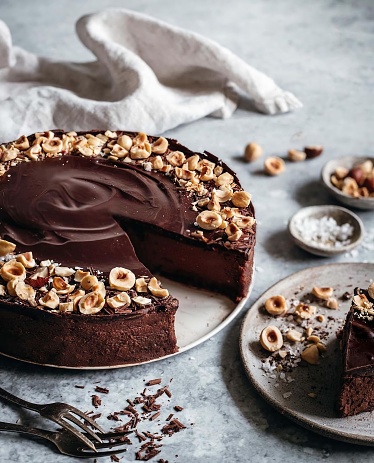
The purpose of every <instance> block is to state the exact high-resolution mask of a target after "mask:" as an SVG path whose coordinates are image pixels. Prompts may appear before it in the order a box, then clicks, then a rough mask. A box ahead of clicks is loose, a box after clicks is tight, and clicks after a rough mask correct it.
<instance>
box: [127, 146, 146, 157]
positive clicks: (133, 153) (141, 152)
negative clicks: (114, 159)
mask: <svg viewBox="0 0 374 463" xmlns="http://www.w3.org/2000/svg"><path fill="white" fill-rule="evenodd" d="M150 155H151V152H150V151H147V149H144V148H139V147H138V146H133V147H132V148H131V150H130V157H131V159H147V158H149V156H150Z"/></svg>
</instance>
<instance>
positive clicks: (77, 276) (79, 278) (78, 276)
mask: <svg viewBox="0 0 374 463" xmlns="http://www.w3.org/2000/svg"><path fill="white" fill-rule="evenodd" d="M89 274H90V272H85V271H83V270H81V269H78V270H77V271H76V272H75V275H74V281H76V282H77V283H80V282H81V281H82V280H83V278H84V277H86V276H88V275H89Z"/></svg>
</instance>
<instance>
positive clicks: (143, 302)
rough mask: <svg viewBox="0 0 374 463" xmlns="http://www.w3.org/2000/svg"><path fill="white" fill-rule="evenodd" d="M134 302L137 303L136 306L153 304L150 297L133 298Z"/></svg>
mask: <svg viewBox="0 0 374 463" xmlns="http://www.w3.org/2000/svg"><path fill="white" fill-rule="evenodd" d="M132 300H133V301H134V302H135V304H139V305H148V304H151V303H152V299H149V298H148V297H143V296H136V297H133V298H132Z"/></svg>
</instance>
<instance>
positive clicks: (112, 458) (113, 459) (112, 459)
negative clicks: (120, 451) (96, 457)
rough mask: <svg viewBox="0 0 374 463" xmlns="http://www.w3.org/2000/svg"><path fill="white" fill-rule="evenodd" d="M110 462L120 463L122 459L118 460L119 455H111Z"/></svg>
mask: <svg viewBox="0 0 374 463" xmlns="http://www.w3.org/2000/svg"><path fill="white" fill-rule="evenodd" d="M110 461H115V462H118V461H120V458H118V457H117V455H111V456H110Z"/></svg>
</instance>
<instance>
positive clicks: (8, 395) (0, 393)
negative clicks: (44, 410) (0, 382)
mask: <svg viewBox="0 0 374 463" xmlns="http://www.w3.org/2000/svg"><path fill="white" fill-rule="evenodd" d="M0 397H1V398H2V399H4V400H6V401H7V402H11V403H13V404H16V405H19V406H20V407H23V408H27V409H29V410H34V411H36V412H37V411H39V410H40V405H39V404H34V403H32V402H28V401H27V400H23V399H20V398H19V397H17V396H15V395H13V394H11V393H10V392H8V391H6V390H5V389H3V388H1V387H0Z"/></svg>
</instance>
